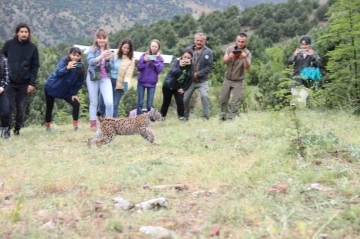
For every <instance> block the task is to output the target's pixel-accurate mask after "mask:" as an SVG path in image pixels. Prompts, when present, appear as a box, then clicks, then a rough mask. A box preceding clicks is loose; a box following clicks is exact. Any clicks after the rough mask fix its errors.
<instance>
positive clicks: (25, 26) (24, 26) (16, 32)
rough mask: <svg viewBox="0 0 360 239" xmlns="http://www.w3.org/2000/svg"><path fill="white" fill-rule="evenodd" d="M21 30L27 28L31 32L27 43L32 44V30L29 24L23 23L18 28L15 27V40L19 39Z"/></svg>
mask: <svg viewBox="0 0 360 239" xmlns="http://www.w3.org/2000/svg"><path fill="white" fill-rule="evenodd" d="M21 28H26V29H27V30H28V32H29V37H28V39H27V41H30V42H31V30H30V27H29V25H28V24H26V23H24V22H22V23H19V24H17V26H16V27H15V34H14V39H16V38H18V35H17V34H18V33H19V31H20V29H21Z"/></svg>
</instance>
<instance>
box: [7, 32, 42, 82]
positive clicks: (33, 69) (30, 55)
mask: <svg viewBox="0 0 360 239" xmlns="http://www.w3.org/2000/svg"><path fill="white" fill-rule="evenodd" d="M2 51H3V53H4V55H5V57H7V64H8V68H9V79H10V84H15V85H32V86H35V85H36V78H37V75H38V71H39V67H40V63H39V52H38V48H37V46H36V45H35V44H33V43H32V42H30V41H23V42H21V41H19V40H18V39H17V38H14V39H11V40H8V41H7V42H5V44H4V47H3V49H2Z"/></svg>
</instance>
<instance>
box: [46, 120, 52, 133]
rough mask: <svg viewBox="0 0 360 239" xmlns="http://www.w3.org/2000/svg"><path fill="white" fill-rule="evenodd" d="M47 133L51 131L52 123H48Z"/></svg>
mask: <svg viewBox="0 0 360 239" xmlns="http://www.w3.org/2000/svg"><path fill="white" fill-rule="evenodd" d="M45 124H46V131H48V132H49V131H51V122H46V123H45Z"/></svg>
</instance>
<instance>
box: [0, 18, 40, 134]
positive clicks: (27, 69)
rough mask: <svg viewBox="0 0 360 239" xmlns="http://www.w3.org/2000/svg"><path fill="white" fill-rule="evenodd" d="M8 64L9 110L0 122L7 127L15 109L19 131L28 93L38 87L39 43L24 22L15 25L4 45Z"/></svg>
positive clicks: (15, 132)
mask: <svg viewBox="0 0 360 239" xmlns="http://www.w3.org/2000/svg"><path fill="white" fill-rule="evenodd" d="M2 51H3V53H4V55H5V57H6V58H7V63H8V68H9V80H10V83H9V86H8V87H7V89H6V95H7V98H8V100H9V105H10V113H9V114H7V115H5V116H3V117H1V126H2V127H3V129H4V128H7V129H8V135H10V133H9V132H10V127H11V123H12V112H13V111H14V110H15V111H16V117H15V128H14V134H15V135H19V134H20V128H21V127H22V126H23V122H24V118H25V110H26V105H27V98H28V95H29V94H31V93H32V92H34V91H35V83H36V78H37V75H38V70H39V66H40V64H39V53H38V49H37V46H36V45H35V44H33V43H32V42H31V31H30V27H29V26H28V25H27V24H25V23H20V24H18V25H17V26H16V29H15V35H14V38H13V39H11V40H8V41H7V42H5V44H4V47H3V49H2Z"/></svg>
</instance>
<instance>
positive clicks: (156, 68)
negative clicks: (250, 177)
mask: <svg viewBox="0 0 360 239" xmlns="http://www.w3.org/2000/svg"><path fill="white" fill-rule="evenodd" d="M160 48H161V46H160V42H159V41H158V40H156V39H154V40H152V41H151V42H150V45H149V49H148V50H147V51H146V52H145V53H144V54H142V55H141V56H140V59H139V62H138V65H137V69H138V71H139V76H138V85H137V93H138V100H137V110H136V113H137V115H140V114H143V110H142V107H143V104H144V94H145V90H147V93H146V95H147V99H146V109H147V111H150V110H151V108H152V107H153V101H154V96H155V89H156V84H157V82H158V80H159V74H160V73H161V72H162V70H163V68H164V59H163V58H162V57H161V49H160Z"/></svg>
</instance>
